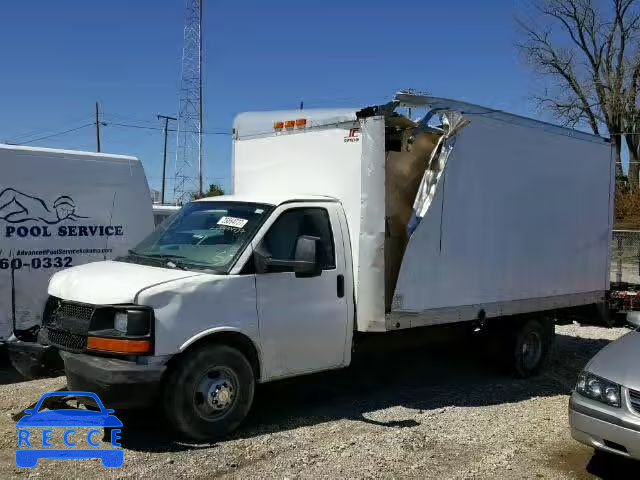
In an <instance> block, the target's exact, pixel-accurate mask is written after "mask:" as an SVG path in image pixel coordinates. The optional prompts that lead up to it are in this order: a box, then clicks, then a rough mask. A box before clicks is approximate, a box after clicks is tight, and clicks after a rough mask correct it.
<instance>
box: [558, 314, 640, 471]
mask: <svg viewBox="0 0 640 480" xmlns="http://www.w3.org/2000/svg"><path fill="white" fill-rule="evenodd" d="M639 313H640V312H632V313H630V314H629V315H628V316H627V319H628V321H629V322H630V323H632V324H633V325H635V326H637V327H640V315H639ZM569 424H570V425H571V436H572V437H573V438H575V439H576V440H577V441H579V442H581V443H584V444H585V445H589V446H591V447H594V448H596V449H598V450H603V451H606V452H610V453H615V454H617V455H622V456H625V457H629V458H634V459H636V460H640V332H639V331H638V330H634V331H631V332H629V333H627V334H626V335H624V336H623V337H621V338H619V339H618V340H616V341H615V342H612V343H610V344H609V345H607V346H606V347H605V348H603V349H602V350H601V351H600V352H598V354H597V355H596V356H595V357H593V358H592V359H591V360H590V361H589V363H587V366H586V367H585V369H584V370H583V371H582V373H580V376H579V377H578V382H577V384H576V387H575V389H574V391H573V393H572V395H571V400H570V401H569Z"/></svg>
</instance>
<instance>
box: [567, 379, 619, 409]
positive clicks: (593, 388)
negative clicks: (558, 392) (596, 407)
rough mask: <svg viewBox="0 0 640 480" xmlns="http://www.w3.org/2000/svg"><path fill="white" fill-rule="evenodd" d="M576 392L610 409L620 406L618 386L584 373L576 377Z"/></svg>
mask: <svg viewBox="0 0 640 480" xmlns="http://www.w3.org/2000/svg"><path fill="white" fill-rule="evenodd" d="M576 392H578V393H579V394H580V395H584V396H585V397H587V398H591V399H592V400H597V401H598V402H602V403H605V404H607V405H609V406H611V407H619V406H620V385H618V384H617V383H614V382H610V381H609V380H606V379H604V378H600V377H598V376H596V375H593V374H591V373H589V372H586V371H585V372H582V373H581V374H580V376H578V383H577V384H576Z"/></svg>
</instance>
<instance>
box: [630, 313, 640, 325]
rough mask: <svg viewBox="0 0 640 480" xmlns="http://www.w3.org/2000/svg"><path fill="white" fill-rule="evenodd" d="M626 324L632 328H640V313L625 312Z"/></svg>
mask: <svg viewBox="0 0 640 480" xmlns="http://www.w3.org/2000/svg"><path fill="white" fill-rule="evenodd" d="M627 322H628V323H630V324H631V325H633V326H634V327H640V312H627Z"/></svg>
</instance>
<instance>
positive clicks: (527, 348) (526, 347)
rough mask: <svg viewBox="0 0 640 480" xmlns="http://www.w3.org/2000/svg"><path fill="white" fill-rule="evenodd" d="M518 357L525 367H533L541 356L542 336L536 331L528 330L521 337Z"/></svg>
mask: <svg viewBox="0 0 640 480" xmlns="http://www.w3.org/2000/svg"><path fill="white" fill-rule="evenodd" d="M520 357H521V358H522V364H523V366H524V367H525V368H526V369H533V368H535V367H536V366H537V365H538V363H539V362H540V358H541V357H542V338H541V337H540V334H539V333H538V332H529V333H527V335H525V337H524V338H523V339H522V344H521V346H520Z"/></svg>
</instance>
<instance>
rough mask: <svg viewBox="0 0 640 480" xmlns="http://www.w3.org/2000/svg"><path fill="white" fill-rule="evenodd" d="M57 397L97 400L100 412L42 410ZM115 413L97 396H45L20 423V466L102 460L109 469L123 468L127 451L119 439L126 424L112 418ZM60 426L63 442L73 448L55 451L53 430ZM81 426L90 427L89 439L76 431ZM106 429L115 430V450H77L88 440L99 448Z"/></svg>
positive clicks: (86, 393) (69, 393)
mask: <svg viewBox="0 0 640 480" xmlns="http://www.w3.org/2000/svg"><path fill="white" fill-rule="evenodd" d="M56 396H58V397H61V396H64V397H66V396H75V397H88V398H91V399H93V401H94V402H95V404H96V405H97V406H98V408H99V409H100V410H99V411H91V410H80V409H73V408H69V409H58V410H45V411H42V412H40V411H39V410H40V407H41V406H42V403H43V402H44V400H45V399H47V398H49V397H56ZM113 412H114V411H113V410H111V409H107V408H104V405H102V402H101V401H100V399H99V398H98V396H97V395H96V394H95V393H91V392H64V391H61V392H50V393H45V394H43V395H42V396H41V397H40V400H38V403H37V404H36V406H35V407H34V408H28V409H26V410H25V411H24V413H25V416H24V417H22V418H21V419H20V420H18V422H17V423H16V427H18V448H17V449H16V465H17V466H18V467H21V468H33V467H35V466H36V465H37V463H38V460H39V459H40V458H68V459H86V458H99V459H100V460H101V461H102V465H104V466H105V467H107V468H118V467H121V466H122V464H123V463H124V451H123V450H122V447H121V446H120V443H119V442H118V440H119V438H120V428H121V427H122V422H121V421H120V419H118V417H116V416H115V415H112V414H113ZM60 427H62V428H64V432H63V435H62V440H63V443H64V445H65V446H66V447H69V448H64V449H56V448H53V428H60ZM77 427H81V428H87V427H88V428H90V430H89V432H88V433H87V434H86V436H85V435H81V434H80V433H78V432H77V431H76V428H77ZM105 427H107V428H111V429H112V430H111V446H112V447H114V448H76V446H77V445H78V444H79V443H82V442H83V441H86V444H87V446H89V447H99V446H100V441H99V438H100V437H99V435H101V434H102V431H101V429H102V428H105ZM40 437H41V438H40ZM97 438H98V439H97ZM21 447H27V448H21Z"/></svg>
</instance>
